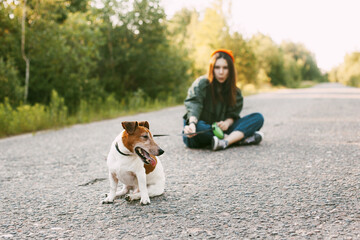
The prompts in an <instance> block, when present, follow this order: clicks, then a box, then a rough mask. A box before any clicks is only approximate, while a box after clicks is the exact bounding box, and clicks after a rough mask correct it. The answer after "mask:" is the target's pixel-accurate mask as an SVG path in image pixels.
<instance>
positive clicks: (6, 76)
mask: <svg viewBox="0 0 360 240" xmlns="http://www.w3.org/2000/svg"><path fill="white" fill-rule="evenodd" d="M5 98H7V99H8V101H9V103H10V104H12V105H17V104H19V103H20V102H21V99H22V87H21V85H20V79H19V75H18V71H17V69H16V67H15V64H14V61H13V60H12V59H11V58H8V60H7V61H6V62H5V61H4V59H3V58H2V57H0V102H4V100H5Z"/></svg>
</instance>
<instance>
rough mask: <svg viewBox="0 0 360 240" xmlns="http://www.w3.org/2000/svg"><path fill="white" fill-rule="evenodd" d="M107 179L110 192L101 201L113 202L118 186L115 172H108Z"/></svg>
mask: <svg viewBox="0 0 360 240" xmlns="http://www.w3.org/2000/svg"><path fill="white" fill-rule="evenodd" d="M109 180H110V193H109V194H108V196H107V197H106V198H105V199H104V200H103V201H102V203H103V204H104V203H113V202H114V199H115V196H116V189H117V186H118V182H119V179H118V178H117V176H116V173H111V172H109Z"/></svg>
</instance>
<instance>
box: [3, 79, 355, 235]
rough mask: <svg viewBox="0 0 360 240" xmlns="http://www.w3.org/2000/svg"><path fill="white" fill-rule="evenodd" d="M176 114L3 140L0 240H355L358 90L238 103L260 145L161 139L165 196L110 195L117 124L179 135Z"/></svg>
mask: <svg viewBox="0 0 360 240" xmlns="http://www.w3.org/2000/svg"><path fill="white" fill-rule="evenodd" d="M184 111H185V110H184V107H183V106H177V107H172V108H167V109H164V110H161V111H156V112H150V113H144V114H137V115H133V116H127V117H121V118H117V119H113V120H107V121H101V122H95V123H90V124H83V125H75V126H72V127H68V128H64V129H60V130H51V131H43V132H39V133H36V134H25V135H20V136H15V137H10V138H5V139H1V140H0V189H1V190H0V201H1V208H0V239H7V238H9V239H101V238H102V239H251V238H262V239H264V238H265V239H332V238H333V239H360V89H356V88H349V87H344V86H342V85H339V84H329V83H325V84H320V85H317V86H315V87H313V88H309V89H295V90H280V91H276V92H271V93H263V94H258V95H253V96H249V97H246V98H245V104H244V109H243V111H242V114H241V115H244V114H248V113H251V112H261V113H262V114H263V115H264V117H265V124H264V127H263V129H262V131H263V132H264V134H265V138H264V141H263V142H262V143H261V144H260V145H258V146H246V147H244V146H243V147H232V148H229V149H227V150H225V151H218V152H212V151H211V150H209V149H203V150H191V149H187V148H185V146H184V144H183V143H182V139H181V137H178V136H171V137H161V138H157V139H156V141H157V143H158V144H159V145H160V146H161V147H162V148H163V149H164V150H165V153H164V154H163V155H162V156H161V157H160V159H161V161H162V163H163V165H164V168H165V174H166V189H165V193H164V195H162V196H160V197H156V198H152V199H151V204H150V205H147V206H140V205H139V203H138V202H134V203H128V202H126V201H125V200H124V199H118V200H116V201H115V203H114V204H112V205H102V204H100V201H101V200H102V198H103V196H104V195H103V194H104V193H107V192H108V191H109V186H108V185H109V182H108V180H107V179H106V178H107V167H106V163H105V157H106V155H107V153H108V150H109V148H110V144H111V142H112V141H113V139H114V138H115V136H116V135H117V134H118V133H119V132H120V131H121V130H122V127H121V122H122V121H125V120H127V121H130V120H139V121H140V120H147V121H149V123H150V129H151V131H152V133H153V134H163V133H167V134H178V133H180V132H181V130H182V119H181V117H182V115H183V114H184Z"/></svg>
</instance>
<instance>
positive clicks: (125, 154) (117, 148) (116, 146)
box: [115, 143, 131, 156]
mask: <svg viewBox="0 0 360 240" xmlns="http://www.w3.org/2000/svg"><path fill="white" fill-rule="evenodd" d="M115 148H116V150H117V151H118V152H119V153H120V154H121V155H124V156H130V155H131V154H127V153H123V152H122V151H120V149H119V146H118V143H115Z"/></svg>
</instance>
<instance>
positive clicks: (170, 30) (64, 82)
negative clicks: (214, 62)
mask: <svg viewBox="0 0 360 240" xmlns="http://www.w3.org/2000/svg"><path fill="white" fill-rule="evenodd" d="M219 4H221V1H218V0H214V4H213V7H211V8H208V9H207V10H206V11H205V12H204V13H203V15H200V13H198V12H197V11H195V10H189V9H183V10H181V11H179V12H177V13H176V14H175V15H174V16H173V17H172V18H171V19H168V18H166V15H165V13H164V10H163V8H162V6H161V4H160V1H159V0H133V1H116V0H98V1H91V0H64V1H53V0H23V1H12V0H11V1H10V0H5V1H2V2H1V3H0V137H6V136H10V135H15V134H20V133H25V132H34V131H38V130H42V129H50V128H58V127H63V126H67V125H71V124H75V123H85V122H91V121H96V120H101V119H107V118H115V117H118V116H124V115H128V114H133V113H136V112H142V111H151V110H155V109H160V108H163V107H167V106H173V105H177V104H182V102H183V100H184V98H185V96H186V90H187V88H188V87H189V85H190V84H191V82H192V81H193V80H194V79H195V78H196V77H198V76H200V75H202V74H205V73H206V70H207V65H208V62H207V61H208V56H209V55H210V53H211V52H212V51H213V50H214V49H216V48H228V49H232V51H233V53H234V55H235V59H236V62H235V65H236V69H237V74H238V82H237V85H238V86H239V87H240V88H241V89H242V90H243V92H244V93H245V95H247V94H254V93H258V92H261V91H268V90H271V89H273V88H282V87H290V88H296V87H301V86H303V85H304V83H303V82H304V80H306V83H309V82H311V83H315V82H323V81H328V79H327V77H328V74H322V73H321V72H320V70H319V68H318V66H317V64H316V61H315V58H314V56H313V54H312V53H311V52H310V51H308V50H307V49H306V47H305V46H303V45H302V44H300V43H293V42H283V43H281V44H280V45H279V44H276V43H275V42H274V41H273V40H272V39H271V38H270V37H269V36H266V35H263V34H261V33H259V34H257V35H254V36H252V37H251V38H250V39H245V38H244V37H243V36H242V34H241V33H238V32H232V31H231V29H230V27H229V25H228V23H227V19H226V17H225V14H224V13H223V12H222V11H221V10H220V9H222V8H221V7H220V6H219ZM359 54H360V53H354V54H353V55H351V56H349V57H348V58H347V59H345V62H344V64H343V65H341V66H340V67H339V68H338V69H336V70H334V71H333V72H330V73H329V79H330V80H331V81H339V82H342V83H344V84H348V85H352V86H358V87H359V84H360V80H359V79H360V78H359V76H360V73H359V72H358V69H360V67H358V66H359V64H360V58H359V57H358V55H359Z"/></svg>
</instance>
